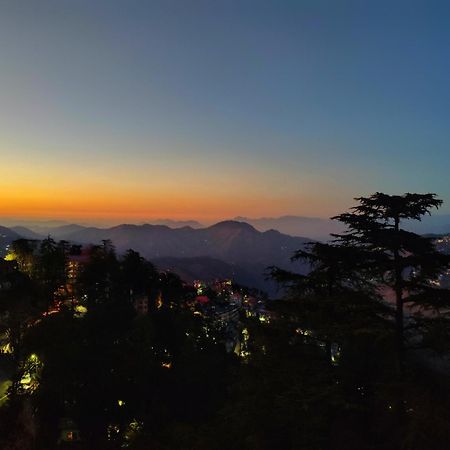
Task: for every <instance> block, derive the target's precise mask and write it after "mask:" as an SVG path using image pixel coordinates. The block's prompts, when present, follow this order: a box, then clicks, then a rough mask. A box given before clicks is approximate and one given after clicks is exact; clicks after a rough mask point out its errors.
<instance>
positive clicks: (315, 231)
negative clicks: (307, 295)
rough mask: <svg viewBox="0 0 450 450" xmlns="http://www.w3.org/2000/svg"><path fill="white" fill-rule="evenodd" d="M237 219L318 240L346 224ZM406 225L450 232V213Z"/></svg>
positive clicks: (417, 230) (296, 218)
mask: <svg viewBox="0 0 450 450" xmlns="http://www.w3.org/2000/svg"><path fill="white" fill-rule="evenodd" d="M235 220H238V221H243V222H247V223H249V224H251V225H253V226H254V227H255V228H256V229H257V230H260V231H266V230H270V229H275V230H278V231H280V232H281V233H286V234H289V235H291V236H307V237H308V238H311V239H316V240H328V239H329V238H330V234H331V233H342V231H344V226H343V225H342V224H341V223H340V222H338V221H335V220H331V219H321V218H317V217H302V216H282V217H261V218H256V219H251V218H248V217H236V219H235ZM404 227H405V229H407V230H409V231H412V232H414V233H418V234H429V233H434V234H446V233H450V214H434V215H431V216H425V217H423V218H422V221H416V220H410V221H407V222H405V224H404Z"/></svg>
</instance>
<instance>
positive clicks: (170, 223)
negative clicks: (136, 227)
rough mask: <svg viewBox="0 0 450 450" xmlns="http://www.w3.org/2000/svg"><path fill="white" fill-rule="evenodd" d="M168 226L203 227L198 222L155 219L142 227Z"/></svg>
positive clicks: (144, 223)
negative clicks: (147, 225)
mask: <svg viewBox="0 0 450 450" xmlns="http://www.w3.org/2000/svg"><path fill="white" fill-rule="evenodd" d="M146 224H149V225H166V226H167V227H169V228H183V227H191V228H202V227H203V225H202V224H201V223H200V222H197V221H196V220H172V219H154V220H148V221H146V222H143V223H142V225H146Z"/></svg>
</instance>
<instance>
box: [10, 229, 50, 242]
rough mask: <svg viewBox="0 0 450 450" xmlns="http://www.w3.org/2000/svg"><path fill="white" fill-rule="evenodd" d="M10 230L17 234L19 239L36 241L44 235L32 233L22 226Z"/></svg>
mask: <svg viewBox="0 0 450 450" xmlns="http://www.w3.org/2000/svg"><path fill="white" fill-rule="evenodd" d="M10 230H13V231H14V232H16V233H17V234H19V235H20V236H21V237H23V238H25V239H37V240H41V239H44V237H45V235H42V234H39V233H36V232H34V231H33V230H30V229H29V228H26V227H22V226H16V227H10Z"/></svg>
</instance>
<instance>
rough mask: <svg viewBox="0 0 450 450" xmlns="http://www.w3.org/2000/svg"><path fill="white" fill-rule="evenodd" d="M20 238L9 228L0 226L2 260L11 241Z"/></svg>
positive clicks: (0, 253) (0, 254)
mask: <svg viewBox="0 0 450 450" xmlns="http://www.w3.org/2000/svg"><path fill="white" fill-rule="evenodd" d="M19 238H21V236H20V235H19V234H18V233H16V232H15V231H14V230H11V229H10V228H6V227H2V226H0V257H1V258H3V257H4V256H5V255H6V253H7V247H8V245H10V244H11V242H12V241H15V240H16V239H19Z"/></svg>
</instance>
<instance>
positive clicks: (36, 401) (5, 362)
mask: <svg viewBox="0 0 450 450" xmlns="http://www.w3.org/2000/svg"><path fill="white" fill-rule="evenodd" d="M356 201H357V204H356V206H355V207H353V208H352V209H351V210H350V212H347V213H344V214H341V215H339V216H337V217H336V218H335V219H336V220H339V221H340V222H342V223H343V224H344V225H345V226H346V231H345V232H344V233H343V234H341V235H335V236H334V238H333V240H332V241H330V242H329V243H319V242H314V243H311V244H309V245H306V246H305V247H304V248H302V249H299V250H298V251H297V252H296V253H295V254H294V255H293V261H294V262H295V261H297V260H302V261H307V262H308V263H309V264H310V268H311V270H310V272H309V274H308V275H301V274H298V273H295V272H288V271H286V270H282V269H279V268H277V267H271V268H269V269H268V276H270V277H271V278H273V279H275V280H276V281H277V282H278V283H279V284H280V286H282V287H283V290H282V291H280V292H282V293H283V294H282V298H280V299H278V300H273V301H269V302H267V305H266V308H267V309H268V310H269V313H270V314H269V315H268V317H269V319H265V320H260V318H258V317H252V316H251V315H250V317H248V316H246V315H245V314H242V315H241V318H240V324H241V325H240V345H239V346H238V347H237V348H236V350H235V351H234V352H227V351H226V347H225V345H224V343H223V339H222V336H221V330H220V328H219V327H218V326H217V324H216V321H215V320H213V319H212V318H211V317H208V316H206V315H202V314H199V313H198V311H196V310H195V297H196V292H195V290H194V289H193V287H191V286H187V285H185V284H184V283H183V282H182V280H180V279H179V278H178V277H177V276H176V275H174V274H172V273H170V272H164V273H160V272H158V271H157V270H156V268H155V267H154V266H153V265H152V264H151V263H150V262H148V261H146V260H145V259H144V258H142V257H141V256H140V255H139V253H137V252H135V251H133V250H129V251H128V252H127V253H126V254H125V255H123V256H118V255H117V254H116V252H115V249H114V246H113V245H112V243H111V242H110V241H104V242H102V244H101V245H97V246H92V247H91V248H89V251H88V252H86V249H85V248H81V247H79V246H75V245H71V244H69V243H68V242H65V241H60V242H55V241H54V240H53V239H52V238H51V237H48V238H47V239H45V240H43V241H41V242H37V241H30V240H18V241H15V242H14V243H13V244H12V246H11V248H10V251H9V254H8V256H7V257H6V261H4V262H2V266H1V267H0V269H1V272H0V273H1V277H0V327H1V328H0V333H1V336H2V341H1V342H2V347H1V348H2V351H3V353H2V354H1V355H0V357H1V360H0V361H1V366H0V367H1V368H3V370H2V372H3V375H2V372H0V375H2V376H3V379H4V380H6V381H3V380H0V398H1V399H0V447H1V448H4V449H38V450H40V449H46V450H47V449H56V448H79V449H119V448H129V449H135V450H139V449H195V450H197V449H199V450H203V449H204V450H210V449H249V450H250V449H317V450H319V449H343V450H344V449H345V450H349V449H355V450H364V449H367V450H369V449H370V450H373V449H389V450H391V449H392V450H397V449H411V450H412V449H417V450H419V449H423V450H425V449H427V450H428V449H430V450H431V449H436V450H437V449H439V450H441V449H445V448H448V446H449V442H450V390H449V388H450V386H449V382H448V381H449V376H450V362H449V360H448V355H449V345H450V321H449V311H450V309H449V307H450V291H449V290H447V289H443V288H442V287H441V285H440V283H439V279H440V277H441V276H442V275H444V274H445V273H446V272H447V270H449V268H450V257H449V256H447V255H444V254H442V253H440V252H438V251H437V250H436V249H435V245H434V243H433V240H432V239H431V238H427V237H423V236H419V235H417V234H414V233H411V232H407V231H405V230H404V229H402V221H403V220H420V219H421V217H423V215H425V214H429V213H430V212H431V211H432V210H433V209H434V208H438V207H439V206H440V205H441V204H442V201H441V200H439V199H437V198H436V195H435V194H404V195H398V196H391V195H386V194H382V193H376V194H374V195H372V196H370V197H360V198H357V199H356ZM139 302H141V304H142V302H144V303H145V305H148V307H147V306H146V308H145V309H144V310H142V309H141V310H140V309H139V308H137V305H138V304H139ZM2 381H3V388H4V389H3V391H4V392H2V389H1V386H2V384H1V383H2Z"/></svg>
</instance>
